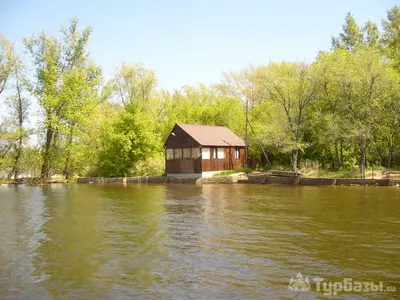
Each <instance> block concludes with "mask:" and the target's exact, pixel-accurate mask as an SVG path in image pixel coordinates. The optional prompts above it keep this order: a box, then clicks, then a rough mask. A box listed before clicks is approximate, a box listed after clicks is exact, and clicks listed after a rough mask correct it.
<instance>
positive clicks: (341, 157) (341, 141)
mask: <svg viewBox="0 0 400 300" xmlns="http://www.w3.org/2000/svg"><path fill="white" fill-rule="evenodd" d="M342 166H343V137H340V167H342Z"/></svg>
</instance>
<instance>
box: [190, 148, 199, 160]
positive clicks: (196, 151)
mask: <svg viewBox="0 0 400 300" xmlns="http://www.w3.org/2000/svg"><path fill="white" fill-rule="evenodd" d="M199 156H200V148H192V158H199Z"/></svg>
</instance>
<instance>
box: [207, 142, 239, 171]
mask: <svg viewBox="0 0 400 300" xmlns="http://www.w3.org/2000/svg"><path fill="white" fill-rule="evenodd" d="M244 159H245V157H244V148H243V149H240V158H239V159H235V150H234V148H225V158H224V159H216V158H211V159H203V160H202V162H201V165H202V171H203V172H208V171H221V170H233V169H237V168H243V166H244Z"/></svg>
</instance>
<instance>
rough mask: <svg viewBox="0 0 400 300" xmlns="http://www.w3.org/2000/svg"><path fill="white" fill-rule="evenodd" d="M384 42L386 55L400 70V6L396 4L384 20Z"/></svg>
mask: <svg viewBox="0 0 400 300" xmlns="http://www.w3.org/2000/svg"><path fill="white" fill-rule="evenodd" d="M382 27H383V34H382V44H383V46H384V51H385V55H386V56H387V57H388V58H390V59H391V61H392V63H393V66H394V67H395V68H396V69H397V71H400V7H399V6H397V5H395V6H394V7H393V8H392V9H390V10H389V11H388V12H387V17H386V19H383V20H382Z"/></svg>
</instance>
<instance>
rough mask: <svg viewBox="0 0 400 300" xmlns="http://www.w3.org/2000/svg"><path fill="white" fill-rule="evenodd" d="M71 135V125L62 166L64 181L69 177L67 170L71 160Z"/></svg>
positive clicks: (72, 129) (72, 131)
mask: <svg viewBox="0 0 400 300" xmlns="http://www.w3.org/2000/svg"><path fill="white" fill-rule="evenodd" d="M73 135H74V127H73V125H71V127H70V130H69V136H68V143H67V147H66V148H67V156H66V158H65V165H64V170H63V173H64V176H65V179H69V177H70V175H71V174H70V170H69V162H70V159H71V146H72V138H73Z"/></svg>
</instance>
